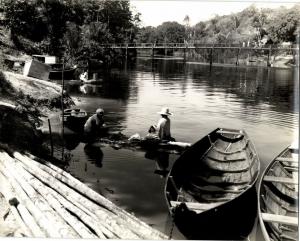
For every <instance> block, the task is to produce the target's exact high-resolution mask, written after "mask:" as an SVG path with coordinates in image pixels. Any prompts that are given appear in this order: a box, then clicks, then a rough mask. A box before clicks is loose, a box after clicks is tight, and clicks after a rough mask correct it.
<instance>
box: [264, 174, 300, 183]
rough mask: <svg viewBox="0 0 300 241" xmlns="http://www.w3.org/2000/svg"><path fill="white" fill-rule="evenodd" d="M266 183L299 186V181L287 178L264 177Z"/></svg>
mask: <svg viewBox="0 0 300 241" xmlns="http://www.w3.org/2000/svg"><path fill="white" fill-rule="evenodd" d="M264 181H265V182H279V183H286V184H298V180H297V179H293V178H287V177H275V176H264Z"/></svg>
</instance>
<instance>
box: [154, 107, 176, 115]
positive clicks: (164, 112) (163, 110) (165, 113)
mask: <svg viewBox="0 0 300 241" xmlns="http://www.w3.org/2000/svg"><path fill="white" fill-rule="evenodd" d="M157 113H158V114H161V115H173V113H171V112H170V111H169V108H167V107H163V108H162V109H161V111H160V112H157Z"/></svg>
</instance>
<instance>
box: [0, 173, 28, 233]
mask: <svg viewBox="0 0 300 241" xmlns="http://www.w3.org/2000/svg"><path fill="white" fill-rule="evenodd" d="M0 192H1V193H2V194H3V196H4V198H5V200H6V201H7V202H8V203H9V204H10V210H11V212H12V214H13V216H14V217H15V219H16V221H17V223H18V224H19V225H20V227H21V229H22V233H24V235H25V236H26V237H33V233H32V232H31V230H30V229H29V228H28V227H27V226H26V223H25V222H24V221H23V220H22V217H21V216H20V214H19V212H18V210H17V208H16V207H17V206H18V205H21V204H20V202H19V201H18V199H17V198H16V194H15V193H13V189H12V187H11V185H10V184H9V183H8V180H7V179H6V178H5V177H4V175H3V174H2V172H0Z"/></svg>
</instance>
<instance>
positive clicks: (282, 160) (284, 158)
mask: <svg viewBox="0 0 300 241" xmlns="http://www.w3.org/2000/svg"><path fill="white" fill-rule="evenodd" d="M276 161H280V162H295V163H298V158H289V157H277V158H276Z"/></svg>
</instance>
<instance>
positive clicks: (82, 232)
mask: <svg viewBox="0 0 300 241" xmlns="http://www.w3.org/2000/svg"><path fill="white" fill-rule="evenodd" d="M16 172H17V173H18V175H19V176H20V177H22V178H23V179H24V180H26V181H27V182H28V183H30V184H31V185H32V187H33V188H35V190H36V191H37V192H39V193H40V194H41V195H42V196H43V197H44V198H45V199H46V200H47V203H48V204H49V206H50V207H51V208H53V210H54V211H55V212H56V213H57V215H58V216H59V217H60V219H62V220H58V222H56V223H57V225H58V226H59V227H60V230H59V231H60V232H62V235H63V237H64V238H72V237H82V238H95V237H96V236H95V235H94V234H92V233H91V232H90V230H89V229H88V228H87V227H86V226H84V225H82V223H81V222H80V221H79V220H78V219H77V218H75V217H74V216H73V215H72V214H70V213H69V212H68V211H67V210H66V209H65V208H64V207H63V206H62V205H61V204H60V203H59V202H58V201H57V200H56V199H55V198H54V197H53V196H52V195H51V194H50V193H48V192H47V191H46V189H45V187H46V186H45V184H43V183H42V182H40V181H38V180H37V179H36V178H35V177H33V176H32V175H30V174H29V173H28V172H27V171H26V170H25V169H23V168H21V169H17V171H16ZM69 225H70V226H69ZM63 227H64V228H65V229H67V230H65V232H63V230H62V228H63Z"/></svg>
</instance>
